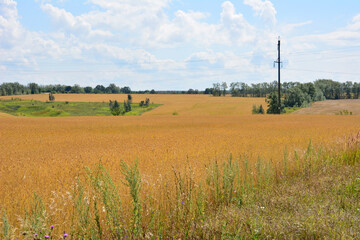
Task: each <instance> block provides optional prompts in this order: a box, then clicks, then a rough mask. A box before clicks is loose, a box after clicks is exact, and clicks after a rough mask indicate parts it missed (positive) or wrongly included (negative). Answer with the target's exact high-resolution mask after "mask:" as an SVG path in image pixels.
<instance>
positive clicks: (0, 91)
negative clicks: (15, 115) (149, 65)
mask: <svg viewBox="0 0 360 240" xmlns="http://www.w3.org/2000/svg"><path fill="white" fill-rule="evenodd" d="M39 93H95V94H101V93H107V94H118V93H125V94H130V93H132V91H131V89H130V87H128V86H125V87H119V86H116V85H115V84H113V83H111V84H109V86H107V87H105V86H103V85H97V86H96V87H94V88H93V87H90V86H87V87H81V86H80V85H78V84H75V85H73V86H69V85H61V84H56V85H39V84H37V83H29V84H28V85H22V84H20V83H18V82H15V83H2V84H1V85H0V95H1V96H9V95H24V94H39Z"/></svg>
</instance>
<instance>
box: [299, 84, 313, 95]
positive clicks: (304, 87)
mask: <svg viewBox="0 0 360 240" xmlns="http://www.w3.org/2000/svg"><path fill="white" fill-rule="evenodd" d="M300 89H301V91H302V92H303V93H304V94H307V95H309V96H310V98H311V99H313V98H314V96H315V91H316V89H315V85H314V84H313V83H304V84H300Z"/></svg>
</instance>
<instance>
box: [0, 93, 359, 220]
mask: <svg viewBox="0 0 360 240" xmlns="http://www.w3.org/2000/svg"><path fill="white" fill-rule="evenodd" d="M125 96H126V95H121V96H117V99H118V100H122V99H123V98H125ZM55 97H56V101H108V100H109V99H114V98H115V95H67V94H63V95H61V94H60V95H58V94H57V95H55ZM145 97H149V98H150V99H151V101H152V102H154V103H160V104H163V106H160V107H159V108H157V109H155V110H153V111H151V112H147V113H146V114H144V115H143V116H127V117H54V118H27V117H0V139H1V144H0V186H1V191H0V209H1V208H3V209H7V211H8V214H9V215H15V214H19V215H21V214H22V213H23V209H24V206H25V205H26V204H27V203H28V201H29V199H31V198H32V196H33V194H34V193H35V192H36V193H37V194H39V195H40V196H41V197H42V198H43V200H44V202H46V203H47V204H51V203H53V199H54V196H55V195H59V196H60V195H62V194H65V195H66V193H67V192H71V191H72V185H73V184H74V182H75V177H76V176H78V175H79V174H82V173H83V168H84V167H85V166H91V165H92V164H93V163H96V162H98V161H99V160H100V159H101V161H102V163H103V164H104V166H105V167H106V168H107V169H108V170H109V172H110V175H111V176H112V177H113V178H114V179H115V180H116V181H117V182H120V175H121V174H120V160H121V159H123V160H125V161H126V162H127V163H132V162H133V161H134V160H135V159H138V161H139V168H140V172H141V175H142V178H143V182H144V188H145V189H147V190H145V191H156V188H157V184H159V182H158V181H159V179H166V178H167V177H172V176H173V173H172V168H173V167H174V168H175V169H179V170H182V169H183V168H184V167H185V166H189V165H191V167H192V169H193V171H194V172H195V175H196V177H198V176H201V175H203V174H204V169H205V168H204V166H205V165H206V164H208V163H209V162H212V161H214V160H217V161H219V162H222V161H224V160H226V159H228V157H229V155H230V154H231V153H232V154H233V156H234V157H235V158H237V157H239V156H243V155H246V156H247V157H248V159H249V160H250V161H256V160H257V159H258V157H260V158H262V159H264V160H268V161H272V162H275V163H276V162H277V161H281V160H282V158H283V152H284V149H285V148H286V149H287V150H288V152H289V153H292V152H293V150H298V151H299V152H301V151H302V150H304V149H305V148H306V146H307V145H308V143H309V141H310V140H311V141H312V143H313V144H315V145H320V144H321V145H334V144H336V143H337V141H338V140H339V139H340V138H342V137H344V136H347V135H350V134H353V133H356V132H358V131H359V129H360V116H325V115H324V116H321V115H316V116H314V115H313V116H308V115H281V116H272V115H251V108H252V105H253V104H263V105H265V104H264V99H259V98H258V99H254V98H231V97H218V98H216V97H210V96H202V95H134V96H133V101H134V102H137V101H139V100H143V99H144V98H145ZM21 98H24V99H38V100H47V95H36V96H34V95H28V96H21ZM174 111H177V112H178V113H179V115H177V116H173V115H172V113H173V112H174ZM65 195H64V196H65ZM59 198H60V197H59ZM58 200H59V199H58ZM58 200H56V201H58ZM59 201H60V200H59ZM53 204H54V203H53ZM54 208H55V207H54ZM55 212H56V211H55ZM55 215H56V216H55V219H56V220H57V222H58V223H59V222H62V221H66V220H69V219H68V215H67V214H66V212H64V211H61V212H56V213H55Z"/></svg>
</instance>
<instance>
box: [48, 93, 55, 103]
mask: <svg viewBox="0 0 360 240" xmlns="http://www.w3.org/2000/svg"><path fill="white" fill-rule="evenodd" d="M49 101H50V102H53V101H55V96H54V94H53V93H49Z"/></svg>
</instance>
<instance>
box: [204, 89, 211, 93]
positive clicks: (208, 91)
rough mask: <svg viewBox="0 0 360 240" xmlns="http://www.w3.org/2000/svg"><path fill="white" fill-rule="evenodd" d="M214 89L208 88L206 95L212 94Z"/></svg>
mask: <svg viewBox="0 0 360 240" xmlns="http://www.w3.org/2000/svg"><path fill="white" fill-rule="evenodd" d="M212 92H213V88H206V89H205V91H204V94H212Z"/></svg>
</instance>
